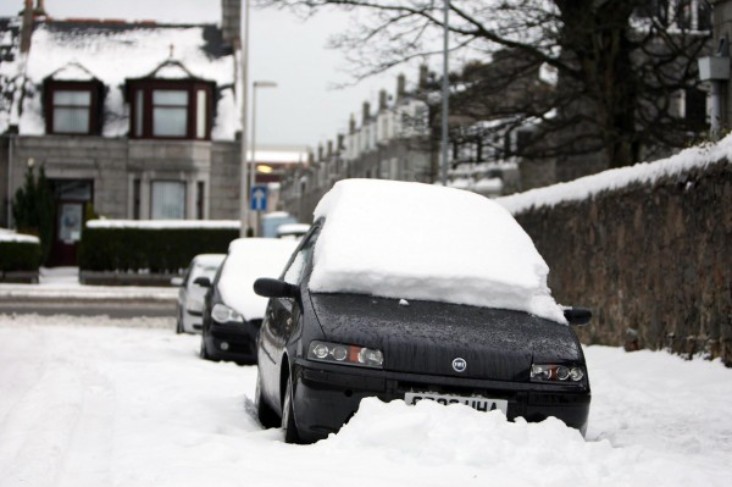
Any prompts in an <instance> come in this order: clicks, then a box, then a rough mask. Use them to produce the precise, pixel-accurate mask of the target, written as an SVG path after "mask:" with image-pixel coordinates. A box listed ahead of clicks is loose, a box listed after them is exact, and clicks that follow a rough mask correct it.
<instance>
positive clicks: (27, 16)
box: [20, 0, 33, 54]
mask: <svg viewBox="0 0 732 487" xmlns="http://www.w3.org/2000/svg"><path fill="white" fill-rule="evenodd" d="M31 35H33V0H25V8H24V9H23V24H22V26H21V28H20V52H21V53H23V54H25V53H27V52H28V51H30V45H31Z"/></svg>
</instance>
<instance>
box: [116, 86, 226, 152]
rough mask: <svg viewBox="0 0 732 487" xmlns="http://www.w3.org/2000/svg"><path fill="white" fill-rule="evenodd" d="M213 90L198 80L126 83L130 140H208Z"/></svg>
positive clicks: (211, 116)
mask: <svg viewBox="0 0 732 487" xmlns="http://www.w3.org/2000/svg"><path fill="white" fill-rule="evenodd" d="M214 87H215V84H214V83H211V82H207V81H202V80H197V79H190V80H160V79H138V80H127V90H128V100H129V103H130V109H131V113H130V134H131V137H132V138H138V139H187V140H191V139H193V140H196V139H198V140H209V139H210V138H211V128H212V120H213V112H212V110H211V107H212V106H213V102H212V96H213V93H214Z"/></svg>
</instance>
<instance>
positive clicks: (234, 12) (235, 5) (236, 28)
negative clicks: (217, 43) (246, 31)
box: [221, 0, 241, 46]
mask: <svg viewBox="0 0 732 487" xmlns="http://www.w3.org/2000/svg"><path fill="white" fill-rule="evenodd" d="M221 35H222V36H223V38H224V43H226V44H228V45H230V46H236V45H238V44H239V42H240V41H241V0H221Z"/></svg>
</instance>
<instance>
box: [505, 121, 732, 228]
mask: <svg viewBox="0 0 732 487" xmlns="http://www.w3.org/2000/svg"><path fill="white" fill-rule="evenodd" d="M730 154H732V135H728V136H727V137H725V138H724V139H722V140H721V141H720V142H718V143H717V144H714V145H709V144H703V145H698V146H695V147H692V148H690V149H686V150H684V151H681V152H679V153H678V154H676V155H674V156H671V157H669V158H668V159H662V160H659V161H655V162H641V163H638V164H635V165H633V166H630V167H623V168H619V169H611V170H609V171H604V172H601V173H598V174H593V175H591V176H586V177H583V178H579V179H575V180H574V181H570V182H567V183H559V184H555V185H552V186H546V187H543V188H538V189H532V190H530V191H526V192H524V193H517V194H513V195H509V196H504V197H502V198H497V199H496V201H497V202H498V203H500V204H501V205H503V206H504V207H505V208H506V209H508V211H510V212H511V213H513V214H514V215H515V214H518V213H521V212H523V211H526V210H529V209H531V208H532V207H533V208H540V207H542V206H549V207H552V206H554V205H557V204H559V203H562V202H564V201H579V200H584V199H588V198H591V197H592V196H594V195H596V194H598V193H601V192H603V191H608V190H614V189H620V188H623V187H625V186H628V185H630V184H633V183H649V184H652V183H653V182H655V181H657V180H658V179H660V178H662V177H666V176H673V175H675V174H681V173H683V172H685V171H688V170H690V169H692V168H694V167H704V166H707V165H709V164H713V163H716V162H718V161H720V160H723V159H726V160H727V161H728V162H727V163H728V164H729V158H730Z"/></svg>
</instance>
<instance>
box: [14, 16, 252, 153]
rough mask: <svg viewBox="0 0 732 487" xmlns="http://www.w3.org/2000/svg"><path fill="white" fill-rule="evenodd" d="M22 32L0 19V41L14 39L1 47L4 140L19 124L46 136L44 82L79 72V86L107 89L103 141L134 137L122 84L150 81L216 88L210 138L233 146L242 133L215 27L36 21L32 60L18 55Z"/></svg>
mask: <svg viewBox="0 0 732 487" xmlns="http://www.w3.org/2000/svg"><path fill="white" fill-rule="evenodd" d="M18 28H19V19H0V37H2V38H3V39H4V38H5V37H7V33H8V32H11V33H13V34H12V35H11V36H10V41H9V42H10V44H11V46H10V47H9V48H7V49H6V48H4V47H3V48H2V49H5V50H8V52H9V53H10V54H9V55H8V56H4V58H3V61H2V62H0V92H2V93H3V94H4V95H5V98H6V99H5V101H4V102H3V101H0V133H2V132H5V131H6V130H7V128H8V126H9V124H11V123H13V124H15V123H17V124H18V125H19V130H20V133H21V134H24V135H42V134H43V133H44V132H45V126H44V123H43V114H42V99H41V89H40V88H41V86H42V83H43V80H44V79H46V78H47V77H49V76H50V75H52V74H56V76H55V78H56V79H64V80H69V79H74V78H70V76H71V75H73V74H74V72H75V73H76V75H79V76H82V78H81V79H82V80H88V79H90V77H93V78H95V79H98V80H100V81H101V82H102V83H103V84H104V85H105V87H106V88H107V89H108V92H107V95H106V97H105V106H104V112H105V121H104V126H103V135H105V136H108V137H118V136H124V135H125V134H127V132H128V130H129V115H128V110H127V108H126V106H125V101H124V93H123V87H124V84H125V80H127V79H137V78H143V77H149V76H150V75H153V76H155V77H159V78H162V79H181V78H191V77H192V78H195V79H202V80H208V81H211V82H214V83H216V85H217V87H218V89H219V92H218V105H217V110H216V120H215V121H214V127H213V138H214V139H226V140H233V139H234V134H235V132H236V130H239V129H240V122H239V115H238V109H237V108H236V101H235V98H234V93H233V87H234V85H235V84H236V69H235V68H236V61H235V55H234V54H233V53H232V51H231V49H230V48H228V47H226V46H225V45H224V44H223V41H222V38H221V33H220V31H219V29H218V28H217V27H216V26H215V25H165V24H155V23H151V22H144V23H120V22H103V21H51V20H47V21H38V20H37V21H36V24H35V28H34V31H33V35H32V38H31V48H30V52H29V53H28V56H27V59H26V57H25V56H21V55H20V54H19V53H18V44H19V39H18V36H17V34H15V32H16V31H17V30H18ZM4 42H5V41H4ZM59 76H61V78H59ZM76 79H79V78H76ZM21 87H22V88H23V90H21ZM21 91H23V93H21ZM0 98H1V97H0ZM9 98H10V101H8V100H9ZM21 99H22V100H23V101H22V106H19V107H17V112H18V113H17V114H14V112H13V104H17V103H18V102H19V101H20V100H21Z"/></svg>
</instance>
